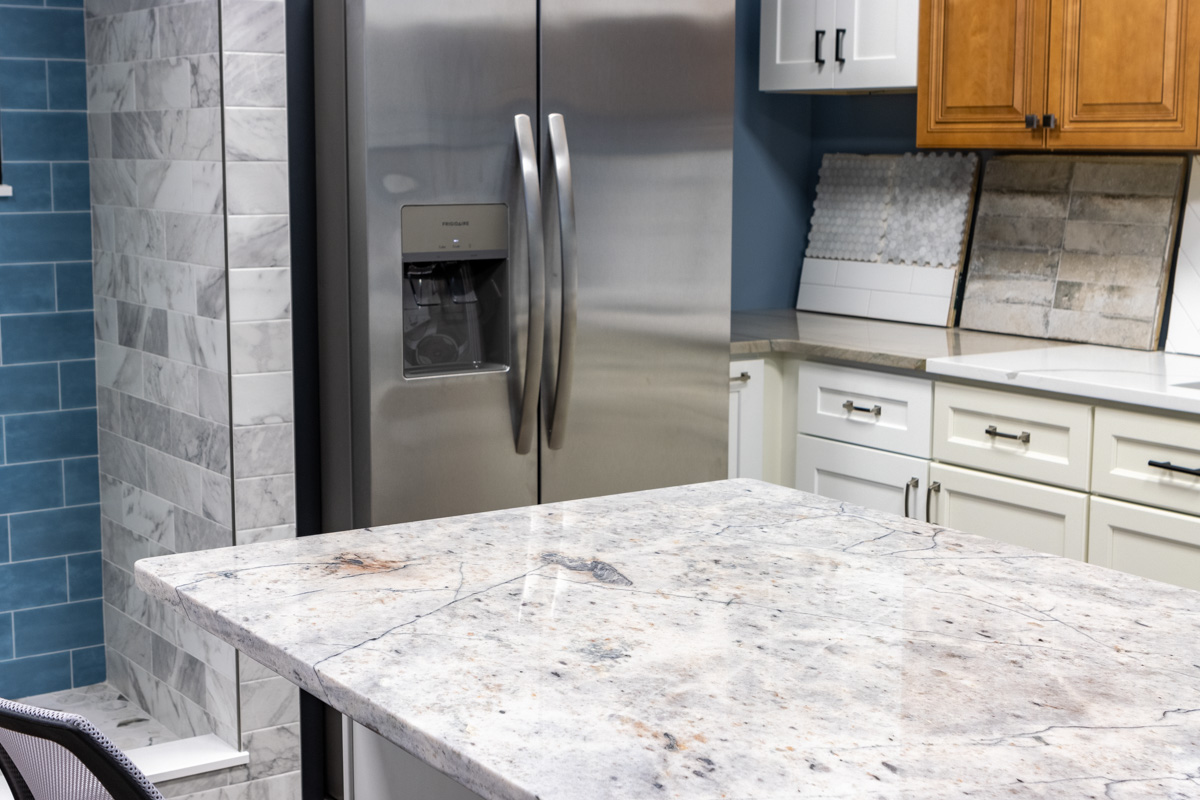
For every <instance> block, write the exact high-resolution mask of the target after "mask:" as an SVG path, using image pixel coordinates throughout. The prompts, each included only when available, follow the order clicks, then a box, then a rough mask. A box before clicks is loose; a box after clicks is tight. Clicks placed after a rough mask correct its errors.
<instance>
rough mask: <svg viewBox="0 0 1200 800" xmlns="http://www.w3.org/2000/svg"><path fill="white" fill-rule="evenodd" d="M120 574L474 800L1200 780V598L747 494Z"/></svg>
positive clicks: (392, 530)
mask: <svg viewBox="0 0 1200 800" xmlns="http://www.w3.org/2000/svg"><path fill="white" fill-rule="evenodd" d="M136 572H137V581H138V585H139V586H141V587H142V588H143V589H144V590H145V591H147V592H148V593H150V594H151V595H152V596H153V597H155V598H158V599H160V600H163V601H165V602H167V603H169V604H171V605H173V606H175V607H176V608H177V610H179V611H180V612H181V613H183V614H186V615H187V616H188V617H189V618H191V619H193V620H195V621H196V622H197V623H198V624H199V625H200V626H202V627H204V628H206V629H207V630H209V631H211V632H212V633H214V634H216V635H217V636H218V637H220V638H222V639H225V640H227V641H229V642H232V643H233V644H234V645H235V646H237V648H238V649H239V650H242V651H243V652H245V653H246V654H248V655H249V656H250V657H252V658H254V659H256V660H258V661H260V662H262V663H263V664H265V665H267V666H268V667H270V668H271V669H274V670H275V671H277V672H278V673H279V674H281V675H283V676H285V677H287V678H289V679H290V680H292V681H293V682H295V683H297V684H299V685H300V686H302V687H303V688H304V689H306V690H307V691H309V692H311V693H312V694H314V695H316V696H317V697H318V698H320V699H321V700H323V701H325V702H326V703H329V704H330V705H332V706H333V707H334V708H336V709H338V710H340V711H342V712H344V713H346V714H348V715H349V716H351V717H353V718H354V719H356V720H358V721H360V722H362V723H363V724H364V725H366V726H367V727H369V728H371V729H373V730H375V731H377V732H378V733H380V734H382V735H383V736H385V737H387V738H388V739H390V740H392V741H393V742H395V743H397V744H399V745H400V746H402V747H404V748H405V749H407V750H408V751H410V752H412V753H413V754H414V755H416V756H418V757H419V758H421V759H422V760H424V761H426V762H428V763H430V764H432V765H433V766H435V767H437V768H438V769H441V770H442V771H444V772H446V773H447V774H449V775H450V776H452V777H454V778H456V779H457V780H458V781H460V782H461V783H463V784H465V785H466V786H467V787H469V788H470V789H472V790H474V791H475V792H477V793H479V794H480V795H482V796H483V797H485V798H506V799H507V798H521V799H522V800H532V798H541V800H566V799H567V798H570V799H571V800H594V799H599V798H705V799H708V798H713V799H715V798H727V799H729V800H751V799H754V800H761V799H762V798H796V797H819V798H856V799H858V798H901V797H903V798H920V800H942V799H946V800H948V798H962V797H972V798H1046V797H1055V798H1060V797H1061V798H1084V797H1094V798H1102V797H1107V798H1114V799H1115V800H1129V799H1130V798H1165V797H1171V798H1185V797H1200V593H1197V592H1191V591H1188V590H1185V589H1180V588H1176V587H1173V586H1168V585H1165V584H1160V583H1155V582H1152V581H1148V580H1145V579H1142V578H1138V577H1135V576H1131V575H1126V574H1123V573H1118V572H1113V571H1109V570H1105V569H1101V568H1098V567H1094V566H1090V565H1087V564H1083V563H1079V562H1076V561H1070V560H1067V559H1064V558H1059V557H1055V556H1049V555H1044V554H1040V553H1034V552H1032V551H1028V550H1024V549H1022V548H1019V547H1014V546H1011V545H1007V544H1002V543H999V542H995V541H991V540H987V539H982V538H979V537H975V536H970V535H966V534H960V533H956V532H953V531H949V530H945V529H942V528H938V527H935V526H931V525H926V524H924V523H920V522H917V521H914V520H908V519H902V518H898V517H894V516H890V515H887V514H881V513H875V512H868V511H864V510H862V509H859V508H855V507H851V506H846V505H844V504H841V503H838V502H835V501H832V500H828V499H824V498H820V497H816V496H814V495H809V494H804V493H802V492H797V491H793V490H790V489H784V488H780V487H777V486H770V485H767V484H763V483H759V482H755V481H722V482H719V483H711V484H699V485H694V486H685V487H679V488H673V489H663V490H657V491H651V492H642V493H638V494H630V495H619V496H614V497H606V498H597V499H592V500H581V501H574V502H569V503H561V504H555V505H546V506H538V507H533V508H524V509H514V510H510V511H498V512H492V513H487V514H476V515H471V516H464V517H456V518H450V519H442V520H433V521H429V522H419V523H412V524H408V525H400V526H393V527H383V528H377V529H368V530H364V531H357V532H347V533H339V534H329V535H324V536H315V537H309V538H304V539H298V540H294V541H287V542H272V543H264V544H258V545H249V546H243V547H238V548H228V549H222V550H211V551H206V552H200V553H188V554H184V555H174V556H168V557H163V558H154V559H147V560H143V561H139V562H138V564H137V567H136Z"/></svg>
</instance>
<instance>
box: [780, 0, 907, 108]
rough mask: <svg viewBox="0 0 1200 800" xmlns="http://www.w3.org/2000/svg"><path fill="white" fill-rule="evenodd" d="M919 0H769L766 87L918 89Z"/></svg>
mask: <svg viewBox="0 0 1200 800" xmlns="http://www.w3.org/2000/svg"><path fill="white" fill-rule="evenodd" d="M918 19H919V0H763V2H762V23H761V25H762V28H761V50H760V56H759V77H758V85H759V89H761V90H762V91H767V92H820V91H863V90H870V89H915V88H916V86H917V24H918Z"/></svg>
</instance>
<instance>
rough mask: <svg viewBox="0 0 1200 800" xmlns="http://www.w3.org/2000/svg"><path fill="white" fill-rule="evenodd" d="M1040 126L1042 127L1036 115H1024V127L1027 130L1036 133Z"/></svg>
mask: <svg viewBox="0 0 1200 800" xmlns="http://www.w3.org/2000/svg"><path fill="white" fill-rule="evenodd" d="M1041 125H1042V121H1041V120H1040V119H1038V115H1037V114H1026V115H1025V127H1026V128H1028V129H1029V130H1031V131H1036V130H1037V129H1038V128H1040V127H1041Z"/></svg>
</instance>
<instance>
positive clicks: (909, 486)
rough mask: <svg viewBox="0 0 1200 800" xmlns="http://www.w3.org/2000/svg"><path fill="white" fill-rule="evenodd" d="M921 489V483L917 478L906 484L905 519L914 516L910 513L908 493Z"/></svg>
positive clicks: (909, 480) (910, 479)
mask: <svg viewBox="0 0 1200 800" xmlns="http://www.w3.org/2000/svg"><path fill="white" fill-rule="evenodd" d="M919 488H921V482H920V481H919V480H917V479H916V478H909V479H908V482H907V483H905V484H904V516H905V517H911V516H912V515H911V514H909V513H908V493H909V492H910V491H912V490H913V489H919Z"/></svg>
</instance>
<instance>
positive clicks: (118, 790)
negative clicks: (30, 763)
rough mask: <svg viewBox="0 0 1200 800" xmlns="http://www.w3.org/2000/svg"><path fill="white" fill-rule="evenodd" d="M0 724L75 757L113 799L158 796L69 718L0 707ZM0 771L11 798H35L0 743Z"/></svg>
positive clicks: (142, 799) (152, 798) (153, 799)
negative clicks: (36, 714)
mask: <svg viewBox="0 0 1200 800" xmlns="http://www.w3.org/2000/svg"><path fill="white" fill-rule="evenodd" d="M0 728H7V729H8V730H11V731H14V732H16V733H20V734H24V735H25V736H33V737H35V738H38V739H44V740H46V741H50V742H53V743H55V744H57V745H59V746H61V747H62V748H63V749H65V750H66V751H67V752H69V753H70V754H71V755H73V756H75V757H76V758H78V759H79V760H80V761H81V762H82V763H83V765H84V766H85V767H87V769H88V770H89V771H90V772H91V773H92V774H93V775H95V776H96V780H98V781H99V782H100V785H101V786H103V787H104V789H105V791H107V792H108V793H109V794H111V795H112V796H113V800H159V797H156V796H155V795H153V794H150V793H149V792H147V791H146V790H145V788H144V787H143V786H142V785H141V784H140V783H139V782H138V780H137V779H136V778H134V777H133V776H132V775H130V774H129V772H128V771H127V770H126V769H125V766H124V765H123V764H122V763H121V762H120V761H119V760H117V758H116V757H114V756H113V754H112V753H111V752H109V751H108V750H107V749H105V748H104V747H103V746H102V745H101V744H100V743H99V742H97V741H96V740H95V739H94V738H92V737H91V736H90V735H89V734H88V733H87V732H85V731H84V730H81V729H80V728H79V727H77V726H76V725H74V724H72V723H71V722H69V721H59V720H47V719H41V718H38V717H34V716H32V715H27V714H23V713H21V712H19V711H16V710H13V709H7V708H2V707H0ZM0 773H3V774H4V778H5V780H6V781H7V782H8V786H9V789H10V790H11V791H12V793H13V798H14V800H38V799H37V798H36V797H34V796H33V794H32V793H31V792H30V791H29V787H28V786H27V785H26V784H25V779H24V778H22V777H21V773H20V772H19V771H18V770H17V768H16V765H15V764H13V761H12V758H10V757H9V755H8V753H7V752H6V751H5V750H4V748H3V747H2V746H0Z"/></svg>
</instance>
